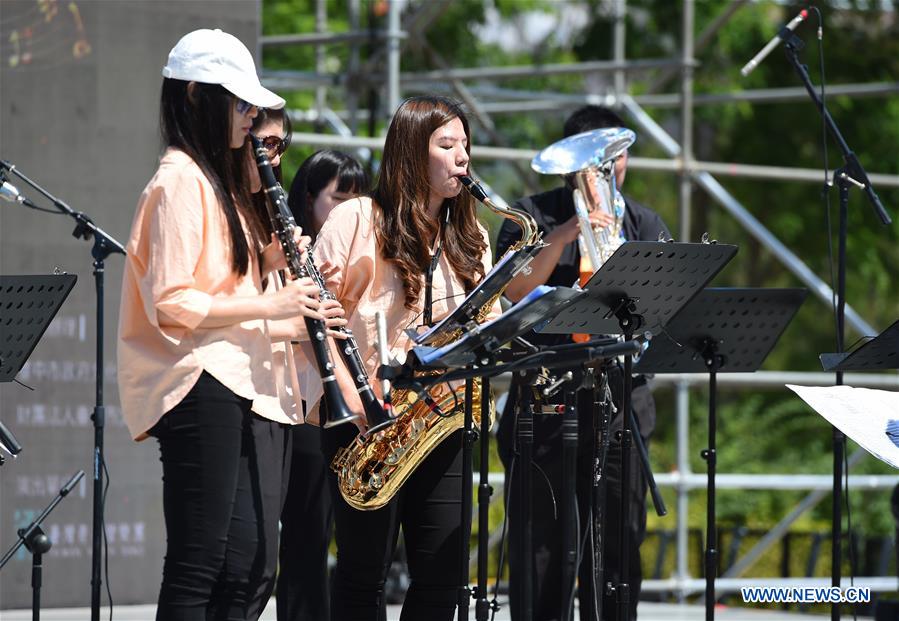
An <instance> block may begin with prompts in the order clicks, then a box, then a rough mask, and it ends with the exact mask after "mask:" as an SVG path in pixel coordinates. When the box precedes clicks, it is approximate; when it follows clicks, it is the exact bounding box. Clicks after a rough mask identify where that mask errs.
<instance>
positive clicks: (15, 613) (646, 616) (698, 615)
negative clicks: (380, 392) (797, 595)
mask: <svg viewBox="0 0 899 621" xmlns="http://www.w3.org/2000/svg"><path fill="white" fill-rule="evenodd" d="M155 612H156V607H155V606H116V607H115V609H114V610H113V618H114V619H116V621H153V620H154V618H155ZM638 612H639V621H701V620H702V619H704V618H705V612H704V608H703V607H702V606H693V605H683V606H681V605H678V604H658V603H655V602H643V603H641V604H640V608H639V611H638ZM844 615H849V616H851V613H844ZM829 617H830V615H829V614H827V615H808V614H799V613H791V612H776V611H771V610H753V609H752V608H727V607H718V608H717V609H716V611H715V619H717V620H718V621H803V620H807V621H811V620H812V619H819V620H820V619H825V618H829ZM89 618H90V609H89V608H52V609H43V610H41V619H43V620H44V621H84V620H85V619H89ZM100 618H101V619H108V618H109V610H108V609H106V608H104V609H103V610H102V612H101V614H100ZM399 618H400V606H388V607H387V619H388V621H398V620H399ZM847 618H848V617H847ZM0 619H2V620H3V621H29V620H30V619H31V610H30V609H29V610H3V611H0ZM469 619H472V620H473V619H474V608H472V609H471V610H470V612H469ZM496 619H497V621H508V619H509V609H508V608H507V607H505V606H504V607H503V608H502V609H501V610H500V611H499V612H498V613H497V615H496ZM858 619H861V620H866V619H867V620H870V619H871V617H858ZM261 621H275V602H274V600H272V602H271V604H269V605H268V606H267V607H266V609H265V612H264V613H263V614H262V617H261Z"/></svg>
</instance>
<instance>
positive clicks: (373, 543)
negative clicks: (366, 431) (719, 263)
mask: <svg viewBox="0 0 899 621" xmlns="http://www.w3.org/2000/svg"><path fill="white" fill-rule="evenodd" d="M355 435H356V428H355V427H354V426H353V425H341V426H339V427H335V428H332V429H328V430H325V433H324V441H323V444H324V450H325V455H326V459H327V461H328V463H330V462H331V459H332V457H333V455H334V453H335V452H336V450H337V447H339V446H347V445H349V443H350V442H351V441H352V440H353V438H354V437H355ZM329 476H330V481H331V492H332V495H331V497H332V499H333V502H334V525H335V533H336V537H337V571H336V574H335V578H334V584H333V585H332V588H331V617H332V619H333V620H334V621H383V620H384V619H385V618H386V606H385V601H384V582H385V580H386V578H387V571H388V569H389V568H390V563H391V560H392V559H393V553H394V550H395V548H396V544H397V536H398V534H399V529H400V526H402V528H403V537H404V541H405V546H406V556H407V559H408V563H409V577H410V579H411V582H410V586H409V590H408V591H407V592H406V599H405V601H404V603H403V612H402V615H401V617H400V619H401V620H402V621H425V620H427V621H441V620H446V621H450V620H451V619H453V617H454V614H455V606H456V599H457V597H456V595H457V589H458V586H459V583H460V581H461V573H460V556H459V555H460V545H461V540H460V537H461V527H460V522H461V510H462V507H461V503H462V433H461V431H458V432H456V433H454V434H452V435H451V436H449V437H448V438H446V439H445V440H444V441H443V443H441V444H440V445H439V446H438V447H437V448H435V449H434V451H433V452H432V453H431V454H430V455H428V457H427V458H426V459H425V460H424V461H422V463H421V464H420V465H419V466H418V468H417V469H416V470H415V472H414V473H413V474H412V476H411V477H409V479H408V480H407V481H406V483H405V484H404V485H403V487H402V488H401V489H400V491H399V492H398V493H397V494H396V496H394V498H393V499H392V500H391V501H390V503H388V504H387V506H385V507H382V508H381V509H378V510H375V511H359V510H357V509H354V508H352V507H350V506H349V505H348V504H347V503H346V502H345V501H344V500H343V498H342V497H341V496H340V492H339V491H338V490H337V476H336V475H335V474H334V473H333V472H331V473H329Z"/></svg>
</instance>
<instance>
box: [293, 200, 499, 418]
mask: <svg viewBox="0 0 899 621" xmlns="http://www.w3.org/2000/svg"><path fill="white" fill-rule="evenodd" d="M372 215H373V207H372V200H371V199H370V198H367V197H362V198H354V199H351V200H349V201H346V202H344V203H341V204H340V205H338V206H337V207H335V208H334V209H333V210H332V211H331V213H330V214H329V215H328V219H327V220H326V221H325V224H324V225H323V226H322V230H321V231H320V232H319V234H318V237H317V238H316V243H315V247H314V249H313V255H314V257H315V263H316V265H317V266H318V268H319V271H320V272H321V273H322V276H323V278H324V279H325V282H326V285H327V288H328V290H329V291H330V292H331V293H333V294H334V296H335V297H336V298H337V299H338V300H339V301H340V303H341V304H342V305H343V308H344V310H345V311H346V318H347V321H348V326H347V327H348V328H349V329H351V330H352V331H353V335H354V336H355V338H356V342H357V343H358V345H359V354H360V356H361V358H362V361H363V363H364V364H365V368H366V369H367V370H368V372H369V376H370V377H371V378H372V384H373V387H374V388H375V392H376V393H377V394H380V390H379V388H378V386H379V384H378V383H377V382H376V381H375V380H374V377H375V375H374V374H375V371H376V369H377V367H378V364H379V363H378V349H377V343H378V332H377V330H378V327H377V322H376V320H375V313H376V312H377V311H379V310H380V311H383V312H384V313H385V318H386V323H387V342H388V345H389V348H390V353H391V355H392V356H394V357H395V358H396V359H397V360H399V361H403V360H405V357H406V351H407V350H409V349H411V348H412V346H413V345H414V343H413V342H412V339H411V338H410V337H409V336H408V335H407V334H406V331H405V330H406V328H413V329H415V328H417V327H419V326H421V325H422V318H421V312H422V309H423V298H424V294H422V296H421V298H422V299H420V300H419V302H418V303H417V304H416V307H415V309H413V310H410V309H408V308H406V306H405V294H404V292H403V281H402V279H401V278H400V276H399V274H398V273H397V271H396V268H395V267H394V265H393V263H390V262H389V261H385V260H383V259H381V258H380V256H379V253H378V248H377V242H376V236H375V230H374V226H373V223H372ZM478 228H479V230H480V231H481V235H482V236H483V238H484V241H485V242H486V243H487V249H486V250H485V252H484V256H483V257H481V263H482V264H483V265H484V273H487V272H489V271H490V268H491V267H492V256H493V254H492V253H491V251H490V240H489V237H488V234H487V230H486V229H485V228H484V227H483V226H481V225H480V224H478ZM432 295H433V304H432V315H433V317H432V319H433V321H434V322H435V323H436V322H437V321H440V320H441V319H443V318H444V317H446V316H447V315H448V314H449V313H450V312H451V311H452V310H454V309H455V308H456V307H457V306H458V305H459V304H460V303H461V302H462V301H463V300H464V299H465V295H466V293H465V289H464V287H463V286H462V283H461V281H460V280H459V279H458V278H457V277H456V274H455V272H453V269H452V267H451V266H450V264H449V261H448V260H447V258H446V253H441V257H440V261H439V262H438V265H437V269H436V270H435V271H434V275H433V282H432ZM498 313H499V304H498V303H497V304H496V306H495V308H494V314H498ZM297 367H298V368H299V369H300V377H301V382H300V390H301V392H302V395H303V398H304V399H306V404H307V406H308V410H309V414H308V418H307V422H317V409H318V408H317V404H318V401H319V399H321V396H322V387H321V381H320V379H319V377H318V375H317V373H315V372H314V371H315V367H314V365H309V364H308V363H306V362H305V361H301V362H298V363H297Z"/></svg>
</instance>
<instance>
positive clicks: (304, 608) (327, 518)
mask: <svg viewBox="0 0 899 621" xmlns="http://www.w3.org/2000/svg"><path fill="white" fill-rule="evenodd" d="M322 431H323V430H322V429H321V428H320V427H316V426H315V425H297V426H296V427H294V428H293V429H292V430H291V435H293V459H292V461H291V466H290V484H289V485H288V489H287V499H286V500H285V502H284V509H283V511H282V512H281V548H280V551H279V553H278V565H279V568H278V588H277V590H276V593H275V594H276V597H277V604H278V621H328V619H329V618H330V616H331V614H330V606H329V603H330V602H329V597H330V596H329V591H328V544H329V543H330V542H331V523H332V522H333V520H334V514H333V511H332V508H331V490H330V489H329V485H328V476H327V473H328V471H329V464H326V463H325V458H324V455H323V454H322V442H321V435H322Z"/></svg>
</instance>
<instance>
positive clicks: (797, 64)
mask: <svg viewBox="0 0 899 621" xmlns="http://www.w3.org/2000/svg"><path fill="white" fill-rule="evenodd" d="M804 45H805V44H804V43H803V42H802V39H800V38H799V37H797V36H796V35H795V34H793V33H791V34H790V36H788V37H787V38H786V40H785V41H784V49H785V51H786V55H787V60H788V61H789V62H790V64H791V65H792V66H793V68H794V69H795V70H796V73H797V75H798V76H799V79H800V80H801V81H802V84H803V85H804V86H805V90H806V91H808V94H809V97H811V99H812V101H813V102H814V104H815V106H816V107H817V108H818V111H819V112H820V113H821V116H822V117H823V119H824V124H825V126H826V127H827V130H828V132H829V133H830V135H831V136H832V137H833V139H834V140H835V141H836V142H837V144H838V145H839V147H840V151H841V152H842V154H843V166H842V167H840V168H839V169H837V170H836V171H835V173H834V182H835V183H836V185H837V187H838V188H839V195H840V229H839V250H838V259H837V265H838V267H837V273H838V276H837V309H836V312H837V352H838V353H841V352H843V344H844V339H845V330H846V326H845V310H846V237H847V229H848V221H849V189H850V186H851V185H854V186H856V187H858V188H859V189H862V190H864V192H865V196H866V197H867V198H868V202H870V203H871V207H872V208H873V209H874V213H876V214H877V216H878V217H879V218H880V221H881V222H883V224H885V225H889V224H890V223H891V220H890V216H889V215H888V214H887V212H886V210H885V209H884V207H883V204H882V203H881V202H880V198H879V197H878V196H877V193H876V192H875V191H874V188H873V186H872V185H871V181H870V180H869V179H868V175H867V173H866V172H865V169H864V168H863V167H862V165H861V163H860V162H859V161H858V157H857V156H856V155H855V153H853V151H852V149H850V148H849V145H848V144H847V143H846V140H845V139H844V138H843V135H842V134H841V133H840V130H839V128H838V127H837V124H836V123H835V122H834V120H833V117H831V116H830V113H829V112H828V111H827V108H825V107H824V102H823V101H822V100H821V98H820V97H819V96H818V93H817V92H816V91H815V87H814V85H813V84H812V81H811V78H810V77H809V73H808V68H807V67H806V66H805V65H803V64H802V62H801V61H800V60H799V51H800V50H801V49H802V48H803V47H804ZM836 384H837V385H838V386H840V385H842V384H843V373H842V372H840V371H837V373H836ZM845 446H846V436H845V435H843V433H842V432H841V431H840V430H839V429H837V428H836V427H833V504H832V523H831V548H832V559H831V586H834V587H839V586H840V575H841V570H842V566H841V561H842V543H841V542H842V531H843V526H842V524H843V516H842V492H843V484H842V479H843V460H844V452H845ZM830 612H831V619H832V620H833V621H839V619H840V604H838V603H835V604H832V605H831V609H830Z"/></svg>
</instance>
